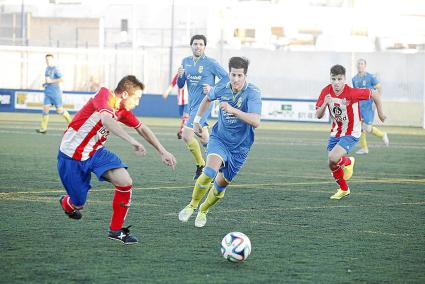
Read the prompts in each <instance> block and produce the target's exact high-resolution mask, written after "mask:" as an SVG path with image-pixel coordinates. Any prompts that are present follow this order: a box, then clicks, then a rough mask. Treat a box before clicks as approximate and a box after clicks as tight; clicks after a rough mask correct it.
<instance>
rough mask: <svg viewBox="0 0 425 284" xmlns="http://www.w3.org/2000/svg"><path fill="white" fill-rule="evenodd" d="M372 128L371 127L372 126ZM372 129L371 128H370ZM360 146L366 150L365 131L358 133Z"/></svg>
mask: <svg viewBox="0 0 425 284" xmlns="http://www.w3.org/2000/svg"><path fill="white" fill-rule="evenodd" d="M372 129H373V128H372ZM372 131H373V130H372ZM359 142H360V147H361V148H362V149H364V150H368V147H367V142H366V132H362V134H361V135H360V141H359Z"/></svg>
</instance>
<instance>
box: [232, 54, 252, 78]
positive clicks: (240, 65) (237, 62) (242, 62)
mask: <svg viewBox="0 0 425 284" xmlns="http://www.w3.org/2000/svg"><path fill="white" fill-rule="evenodd" d="M248 65H249V60H248V58H245V57H237V56H235V57H232V58H230V59H229V72H230V69H231V68H235V69H243V73H244V74H245V75H246V73H247V72H248Z"/></svg>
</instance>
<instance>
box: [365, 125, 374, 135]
mask: <svg viewBox="0 0 425 284" xmlns="http://www.w3.org/2000/svg"><path fill="white" fill-rule="evenodd" d="M364 130H365V131H366V132H367V133H372V124H366V125H365V126H364Z"/></svg>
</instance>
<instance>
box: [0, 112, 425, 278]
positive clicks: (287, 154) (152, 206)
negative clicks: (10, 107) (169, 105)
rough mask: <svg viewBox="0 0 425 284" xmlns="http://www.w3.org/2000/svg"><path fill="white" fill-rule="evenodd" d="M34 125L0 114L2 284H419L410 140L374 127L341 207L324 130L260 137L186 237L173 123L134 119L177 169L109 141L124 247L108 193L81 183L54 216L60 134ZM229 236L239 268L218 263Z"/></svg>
mask: <svg viewBox="0 0 425 284" xmlns="http://www.w3.org/2000/svg"><path fill="white" fill-rule="evenodd" d="M39 117H40V115H38V114H37V115H35V114H6V113H0V161H1V163H0V180H1V183H0V212H1V221H0V225H1V226H0V249H1V257H0V273H1V274H0V275H1V276H0V282H2V283H10V282H33V283H57V282H63V283H92V282H97V283H118V282H119V283H279V282H280V283H300V282H311V283H343V282H344V283H349V282H362V283H364V282H369V283H382V282H392V283H400V282H404V283H406V282H409V283H424V282H425V273H424V271H425V262H424V253H425V221H424V220H425V218H424V216H425V197H424V196H425V195H424V193H425V170H424V169H425V154H424V153H425V131H424V130H422V129H417V128H395V127H384V128H383V129H385V130H386V131H388V133H389V137H390V142H391V144H390V147H389V148H385V147H383V145H382V144H381V141H379V140H378V139H376V138H374V137H370V136H369V137H368V141H369V144H370V153H369V155H367V156H357V157H356V158H357V162H356V167H355V172H354V176H353V178H352V180H351V181H350V189H351V192H352V194H351V195H350V196H349V197H348V198H345V199H343V200H340V201H333V200H329V196H330V195H331V194H332V193H333V192H334V191H335V190H336V184H335V182H334V181H333V179H332V178H331V176H330V173H329V170H328V168H327V163H326V149H325V146H326V142H327V137H328V125H324V124H299V123H285V124H284V123H270V122H269V123H263V125H262V126H261V127H260V128H259V129H258V130H257V132H256V135H257V136H256V138H257V139H256V143H255V144H254V147H253V149H252V152H251V154H250V156H249V159H248V161H247V163H246V166H245V167H244V168H243V169H242V171H241V173H240V175H239V176H238V177H237V178H236V180H235V181H234V185H233V186H230V187H229V188H228V190H227V193H226V196H225V198H224V200H223V202H221V203H220V204H217V206H215V207H214V208H213V209H212V210H211V212H210V214H209V215H208V222H207V225H206V227H204V228H202V229H198V228H195V227H194V224H193V222H194V220H193V218H192V219H190V221H189V222H188V223H186V224H182V223H180V222H179V221H178V218H177V214H178V212H179V210H180V209H181V208H183V207H184V206H185V205H186V204H187V203H188V202H189V200H190V196H191V191H192V187H193V181H192V180H191V178H192V175H193V171H194V167H193V163H192V158H191V156H190V155H189V152H188V151H187V150H186V148H185V146H184V144H183V142H182V141H180V140H177V139H176V135H175V133H176V132H177V125H178V121H177V119H145V120H144V121H145V122H146V123H147V124H148V125H150V126H151V128H152V129H153V130H154V132H156V133H157V135H158V137H159V139H160V140H161V141H162V142H163V144H164V145H165V146H166V147H167V148H168V149H169V150H170V152H172V153H174V154H175V156H176V158H177V160H178V166H177V170H176V171H175V172H173V171H171V170H170V169H168V168H166V167H165V166H164V165H162V164H161V161H160V159H159V157H158V155H157V154H156V153H155V151H154V149H153V148H152V147H147V148H148V151H149V152H148V155H147V156H146V157H144V158H139V157H136V156H134V155H133V153H132V151H131V147H129V146H128V145H126V144H125V143H124V142H122V141H121V140H119V139H118V138H115V137H112V138H111V139H110V140H109V141H108V143H107V146H108V148H109V149H111V150H112V151H114V152H116V153H117V154H119V155H120V156H121V158H122V159H123V161H125V162H126V163H127V164H128V165H129V171H130V174H131V176H132V177H133V180H134V185H135V189H134V191H133V202H132V207H131V209H130V212H129V215H128V217H127V221H126V224H127V225H130V224H132V225H133V228H132V233H133V234H134V235H135V236H137V237H138V238H139V240H140V243H139V244H138V245H135V246H124V245H121V244H120V243H118V242H115V241H111V240H109V239H107V228H108V224H109V219H110V215H111V199H112V194H113V191H112V187H111V186H110V184H108V183H99V182H98V181H97V180H96V179H95V177H93V182H92V184H93V188H92V190H91V191H90V193H89V197H88V202H87V204H86V206H85V208H84V210H83V211H82V213H83V219H82V220H80V221H75V220H70V219H68V218H67V216H65V214H64V213H63V211H62V209H61V208H60V207H59V203H58V199H59V197H60V196H61V195H62V194H63V193H64V190H63V189H62V187H61V183H60V181H59V178H58V176H57V173H56V154H57V148H58V145H59V142H60V139H61V136H62V133H63V130H64V127H65V125H64V122H63V121H62V119H61V118H60V117H57V116H55V115H52V116H51V121H52V122H51V123H50V128H49V131H48V134H47V135H40V134H36V133H35V131H34V129H35V128H37V127H38V124H39V121H38V120H39ZM129 131H132V130H129ZM131 133H133V132H131ZM134 135H135V133H134ZM144 144H145V145H146V143H144ZM231 231H241V232H243V233H245V234H247V235H248V236H249V237H250V239H251V242H252V254H251V255H250V257H249V258H248V260H247V261H246V262H245V263H241V264H234V263H230V262H228V261H226V260H225V259H223V258H222V257H221V255H220V242H221V239H222V238H223V236H224V235H225V234H227V233H228V232H231Z"/></svg>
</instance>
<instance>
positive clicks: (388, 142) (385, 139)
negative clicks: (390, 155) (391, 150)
mask: <svg viewBox="0 0 425 284" xmlns="http://www.w3.org/2000/svg"><path fill="white" fill-rule="evenodd" d="M382 141H384V144H385V146H387V147H388V145H390V139H388V134H387V132H385V133H384V136H383V137H382Z"/></svg>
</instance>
